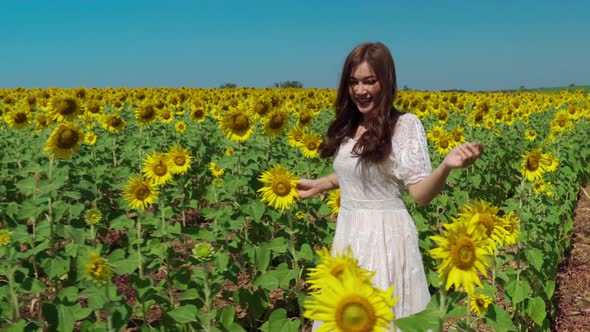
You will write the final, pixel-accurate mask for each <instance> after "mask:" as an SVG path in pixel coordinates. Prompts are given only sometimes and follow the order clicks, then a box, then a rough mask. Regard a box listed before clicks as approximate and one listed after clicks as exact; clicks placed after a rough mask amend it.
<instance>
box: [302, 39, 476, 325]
mask: <svg viewBox="0 0 590 332" xmlns="http://www.w3.org/2000/svg"><path fill="white" fill-rule="evenodd" d="M396 92H397V83H396V75H395V65H394V62H393V58H392V56H391V53H390V52H389V50H388V49H387V47H386V46H385V45H383V44H382V43H364V44H361V45H359V46H357V47H356V48H354V49H353V50H352V52H351V53H350V54H349V55H348V57H347V58H346V61H345V62H344V68H343V70H342V77H341V79H340V85H339V88H338V94H337V98H336V103H335V112H336V116H335V119H334V121H333V122H332V123H331V125H330V127H329V129H328V134H327V139H326V140H325V142H324V143H322V145H321V146H320V155H321V156H322V157H334V162H333V166H334V170H335V172H334V173H332V174H330V175H328V176H325V177H322V178H319V179H315V180H312V179H300V180H299V185H298V191H299V196H300V197H301V198H302V199H305V198H309V197H312V196H314V195H317V194H319V193H321V192H325V191H329V190H332V189H336V188H340V190H341V193H340V195H341V196H340V197H341V198H340V212H339V214H338V219H337V224H336V232H335V235H334V241H333V244H332V252H333V253H336V252H342V251H343V250H345V249H346V248H347V247H349V246H350V248H351V249H352V252H353V255H354V256H355V257H356V258H357V259H358V260H359V265H360V266H361V267H363V268H365V269H367V270H370V271H375V272H376V273H375V275H374V276H373V279H372V282H373V284H374V286H376V287H379V288H382V289H387V288H389V287H390V286H391V285H393V286H394V287H395V293H394V296H397V297H399V299H398V301H397V303H396V304H395V306H394V313H395V315H396V317H397V318H401V317H405V316H408V315H411V314H414V313H416V312H419V311H421V310H423V309H424V308H425V307H426V305H427V304H428V302H429V300H430V294H429V292H428V285H427V282H426V275H425V273H424V268H423V264H422V256H421V254H420V251H419V248H418V234H417V231H416V227H415V225H414V223H413V221H412V219H411V217H410V215H409V214H408V212H407V210H406V207H405V205H404V202H403V200H402V193H403V190H404V187H407V188H408V191H409V193H410V195H411V196H412V198H413V199H414V200H416V201H417V202H418V203H419V204H421V205H426V204H428V203H429V202H430V201H431V200H432V199H433V198H434V197H435V196H436V195H437V194H438V193H439V192H440V190H441V189H442V188H443V186H444V184H445V181H446V178H447V176H448V175H449V172H450V171H451V170H452V169H453V168H462V167H467V166H470V165H471V164H473V162H474V161H475V160H476V159H477V158H479V157H480V156H481V155H482V153H483V147H482V145H481V143H471V142H467V143H464V144H462V145H460V146H458V147H456V148H455V149H453V150H451V151H450V152H449V153H448V155H447V156H446V157H445V159H444V160H443V162H442V163H441V164H440V165H439V166H438V167H437V168H436V169H435V170H434V171H431V165H430V158H429V155H428V146H427V141H426V137H425V133H424V128H423V127H422V123H421V122H420V120H419V119H418V118H417V117H416V116H415V115H413V114H410V113H406V114H404V113H401V112H399V111H398V110H396V109H395V108H393V107H392V105H393V101H394V99H395V95H396ZM316 327H317V324H316Z"/></svg>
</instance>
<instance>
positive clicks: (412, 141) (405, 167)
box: [392, 113, 432, 185]
mask: <svg viewBox="0 0 590 332" xmlns="http://www.w3.org/2000/svg"><path fill="white" fill-rule="evenodd" d="M392 140H393V141H392V150H393V151H392V158H393V176H394V177H396V178H397V179H399V180H401V181H403V183H404V184H405V185H409V184H413V183H416V182H418V181H420V180H422V179H423V178H425V177H427V176H429V175H430V172H431V171H432V168H431V164H430V156H429V155H428V142H427V140H426V133H425V131H424V127H423V126H422V122H421V121H420V119H418V117H416V116H415V115H414V114H410V113H407V114H404V115H402V116H400V118H399V119H398V123H397V125H396V127H395V131H394V134H393V138H392Z"/></svg>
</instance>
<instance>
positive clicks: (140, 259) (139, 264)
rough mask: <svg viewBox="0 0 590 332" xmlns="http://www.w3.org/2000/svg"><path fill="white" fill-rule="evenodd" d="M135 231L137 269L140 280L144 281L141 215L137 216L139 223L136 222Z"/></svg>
mask: <svg viewBox="0 0 590 332" xmlns="http://www.w3.org/2000/svg"><path fill="white" fill-rule="evenodd" d="M135 230H136V232H137V268H138V269H139V279H143V257H142V256H141V245H140V243H141V239H142V234H141V213H138V214H137V221H136V222H135Z"/></svg>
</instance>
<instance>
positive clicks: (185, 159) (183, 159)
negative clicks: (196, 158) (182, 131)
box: [167, 145, 191, 174]
mask: <svg viewBox="0 0 590 332" xmlns="http://www.w3.org/2000/svg"><path fill="white" fill-rule="evenodd" d="M167 155H168V159H170V160H171V161H172V167H171V168H170V172H172V174H184V173H186V172H187V171H188V169H189V168H191V156H190V155H189V154H188V149H185V148H183V147H182V146H180V145H176V146H173V147H171V148H170V149H169V150H168V153H167Z"/></svg>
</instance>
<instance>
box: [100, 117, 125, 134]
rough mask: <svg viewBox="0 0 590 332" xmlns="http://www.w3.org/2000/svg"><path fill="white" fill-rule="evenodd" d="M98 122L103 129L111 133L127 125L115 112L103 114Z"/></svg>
mask: <svg viewBox="0 0 590 332" xmlns="http://www.w3.org/2000/svg"><path fill="white" fill-rule="evenodd" d="M100 123H101V125H102V127H103V128H104V129H106V130H108V131H109V132H111V133H116V132H119V131H121V130H123V128H125V126H126V125H127V123H126V122H125V120H124V119H123V118H122V117H121V116H120V115H119V114H116V113H113V114H105V115H103V116H102V118H101V122H100Z"/></svg>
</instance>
